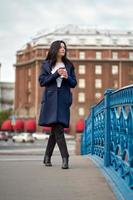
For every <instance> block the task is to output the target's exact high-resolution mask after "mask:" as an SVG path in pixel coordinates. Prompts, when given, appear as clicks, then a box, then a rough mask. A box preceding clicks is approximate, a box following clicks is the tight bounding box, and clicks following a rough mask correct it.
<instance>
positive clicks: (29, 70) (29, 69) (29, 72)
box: [28, 68, 31, 76]
mask: <svg viewBox="0 0 133 200" xmlns="http://www.w3.org/2000/svg"><path fill="white" fill-rule="evenodd" d="M28 76H31V68H28Z"/></svg>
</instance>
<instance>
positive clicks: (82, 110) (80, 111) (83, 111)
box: [79, 107, 85, 116]
mask: <svg viewBox="0 0 133 200" xmlns="http://www.w3.org/2000/svg"><path fill="white" fill-rule="evenodd" d="M84 114H85V110H84V108H82V107H80V108H79V115H80V116H84Z"/></svg>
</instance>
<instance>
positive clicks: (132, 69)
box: [129, 67, 133, 75]
mask: <svg viewBox="0 0 133 200" xmlns="http://www.w3.org/2000/svg"><path fill="white" fill-rule="evenodd" d="M129 75H133V67H130V68H129Z"/></svg>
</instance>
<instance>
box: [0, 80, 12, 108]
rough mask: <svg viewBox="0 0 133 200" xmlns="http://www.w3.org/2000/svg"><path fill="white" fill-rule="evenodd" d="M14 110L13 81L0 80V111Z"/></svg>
mask: <svg viewBox="0 0 133 200" xmlns="http://www.w3.org/2000/svg"><path fill="white" fill-rule="evenodd" d="M9 109H12V110H14V83H11V82H0V111H3V110H9Z"/></svg>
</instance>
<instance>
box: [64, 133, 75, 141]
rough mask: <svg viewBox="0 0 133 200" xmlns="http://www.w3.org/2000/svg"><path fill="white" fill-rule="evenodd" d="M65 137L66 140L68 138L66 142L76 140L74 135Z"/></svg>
mask: <svg viewBox="0 0 133 200" xmlns="http://www.w3.org/2000/svg"><path fill="white" fill-rule="evenodd" d="M64 135H65V138H66V140H74V139H75V138H74V135H69V134H66V133H65V134H64Z"/></svg>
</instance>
